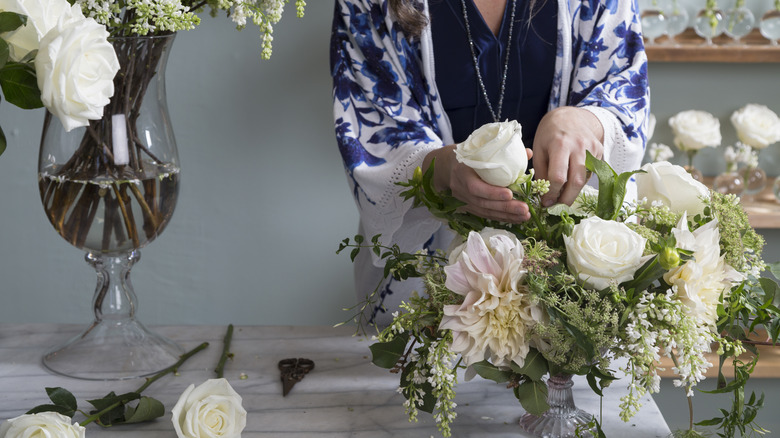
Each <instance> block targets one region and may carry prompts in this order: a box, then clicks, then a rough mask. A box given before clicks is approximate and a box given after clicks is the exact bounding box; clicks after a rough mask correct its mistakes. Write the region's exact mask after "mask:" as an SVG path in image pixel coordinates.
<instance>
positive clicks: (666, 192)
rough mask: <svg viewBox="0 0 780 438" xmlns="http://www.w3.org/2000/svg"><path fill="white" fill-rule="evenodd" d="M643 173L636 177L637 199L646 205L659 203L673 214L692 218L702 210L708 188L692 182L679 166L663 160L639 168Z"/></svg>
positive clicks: (708, 194) (708, 192)
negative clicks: (686, 215) (687, 215)
mask: <svg viewBox="0 0 780 438" xmlns="http://www.w3.org/2000/svg"><path fill="white" fill-rule="evenodd" d="M642 170H644V171H645V172H646V173H637V174H636V176H635V177H636V187H637V197H638V198H639V199H642V198H646V199H647V201H648V202H650V203H653V202H660V203H661V204H663V205H665V206H667V207H669V209H670V210H671V211H673V212H674V213H677V214H680V213H683V212H686V211H687V212H688V214H690V215H691V216H695V215H697V214H699V213H702V212H703V211H704V206H705V200H706V199H709V197H710V189H708V188H707V186H705V185H704V184H702V183H701V182H699V181H696V180H695V179H693V177H692V176H691V174H690V173H688V172H686V171H685V169H683V168H682V167H680V166H677V165H674V164H671V163H669V162H667V161H661V162H658V163H648V164H645V165H644V166H642Z"/></svg>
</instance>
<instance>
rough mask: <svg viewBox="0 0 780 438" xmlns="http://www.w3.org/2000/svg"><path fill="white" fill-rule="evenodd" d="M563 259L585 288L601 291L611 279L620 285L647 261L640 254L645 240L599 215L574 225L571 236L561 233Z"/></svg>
mask: <svg viewBox="0 0 780 438" xmlns="http://www.w3.org/2000/svg"><path fill="white" fill-rule="evenodd" d="M563 241H564V244H565V245H566V262H567V264H568V265H569V269H571V270H572V271H573V272H574V273H575V274H576V275H577V278H578V279H579V280H580V281H582V282H584V283H585V286H586V287H589V288H592V289H596V290H601V289H604V288H606V287H608V286H609V285H610V282H612V281H614V282H615V283H617V284H620V283H622V282H624V281H627V280H631V279H632V278H634V273H635V272H636V270H637V269H639V267H641V266H642V264H644V262H645V261H647V258H646V257H642V253H643V251H644V249H645V243H646V242H647V239H645V238H644V237H642V236H640V235H639V234H637V233H636V232H635V231H633V230H631V229H630V228H628V227H627V226H626V224H624V223H620V222H615V221H607V220H604V219H601V218H600V217H598V216H593V217H590V218H587V219H584V220H583V221H582V222H580V223H579V224H577V225H575V226H574V229H573V230H572V233H571V236H566V235H564V236H563Z"/></svg>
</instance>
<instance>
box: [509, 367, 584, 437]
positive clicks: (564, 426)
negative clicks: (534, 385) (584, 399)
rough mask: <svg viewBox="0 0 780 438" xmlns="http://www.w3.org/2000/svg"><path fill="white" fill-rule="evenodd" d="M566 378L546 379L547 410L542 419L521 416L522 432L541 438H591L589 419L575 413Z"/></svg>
mask: <svg viewBox="0 0 780 438" xmlns="http://www.w3.org/2000/svg"><path fill="white" fill-rule="evenodd" d="M573 385H574V382H573V381H572V376H571V375H570V374H558V375H555V376H550V378H549V379H547V403H548V404H549V405H550V408H549V409H548V410H547V411H546V412H545V413H544V414H542V415H540V416H537V415H533V414H525V415H523V417H522V418H520V426H521V427H522V428H523V430H524V431H526V432H528V433H530V434H532V435H534V436H537V437H542V438H574V437H582V438H588V437H592V436H593V434H592V433H591V432H590V429H589V425H588V424H589V423H590V422H591V421H592V420H593V416H592V415H590V414H589V413H587V412H585V411H583V410H581V409H577V407H576V406H575V405H574V396H573V394H572V390H571V387H572V386H573Z"/></svg>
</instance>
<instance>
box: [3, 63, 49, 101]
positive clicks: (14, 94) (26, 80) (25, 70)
mask: <svg viewBox="0 0 780 438" xmlns="http://www.w3.org/2000/svg"><path fill="white" fill-rule="evenodd" d="M0 87H2V89H3V94H4V95H5V100H7V101H8V102H10V103H12V104H14V105H16V106H18V107H19V108H22V109H35V108H40V107H42V106H43V102H41V92H40V90H39V89H38V80H37V79H36V78H35V69H34V68H33V67H32V66H31V65H29V64H19V63H15V62H12V63H8V64H6V65H5V67H3V68H2V69H0Z"/></svg>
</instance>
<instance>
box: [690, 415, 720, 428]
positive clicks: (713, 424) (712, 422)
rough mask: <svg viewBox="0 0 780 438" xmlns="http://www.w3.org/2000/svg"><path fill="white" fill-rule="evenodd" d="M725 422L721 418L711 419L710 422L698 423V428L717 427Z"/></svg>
mask: <svg viewBox="0 0 780 438" xmlns="http://www.w3.org/2000/svg"><path fill="white" fill-rule="evenodd" d="M721 421H723V419H722V418H720V417H715V418H710V419H709V420H703V421H699V422H698V423H696V425H697V426H717V425H719V424H720V423H721Z"/></svg>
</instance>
